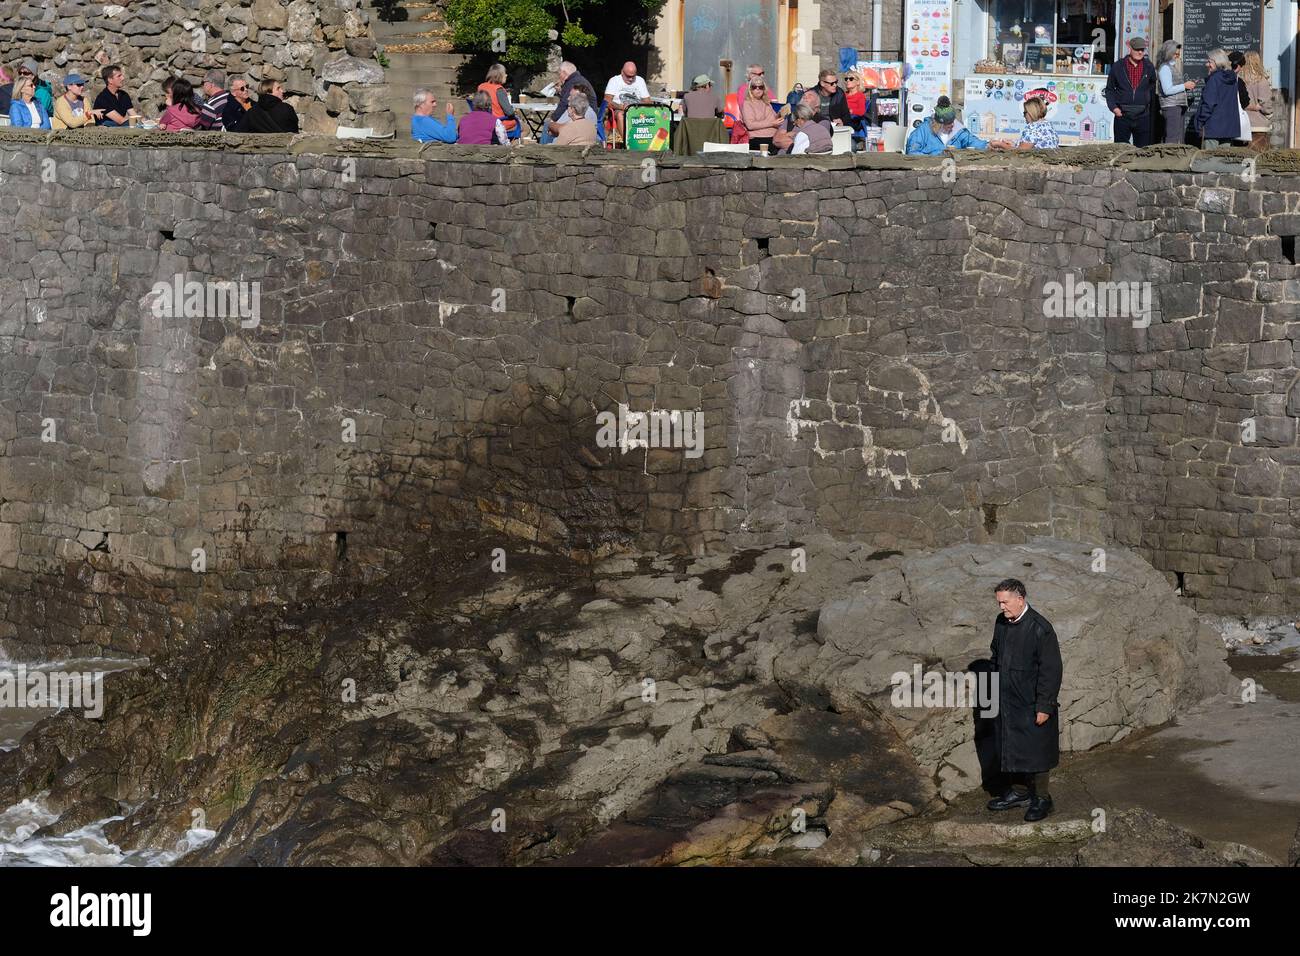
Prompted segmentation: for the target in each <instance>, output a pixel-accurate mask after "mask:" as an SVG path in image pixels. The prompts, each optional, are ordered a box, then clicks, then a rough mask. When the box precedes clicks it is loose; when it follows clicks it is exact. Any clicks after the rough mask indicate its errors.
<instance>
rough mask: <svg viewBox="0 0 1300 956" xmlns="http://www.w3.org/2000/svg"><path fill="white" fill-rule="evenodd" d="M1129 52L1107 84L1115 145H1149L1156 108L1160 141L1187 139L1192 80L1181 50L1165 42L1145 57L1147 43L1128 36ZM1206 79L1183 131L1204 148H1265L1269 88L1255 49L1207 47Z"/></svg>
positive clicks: (1269, 112) (1270, 97) (1269, 116)
mask: <svg viewBox="0 0 1300 956" xmlns="http://www.w3.org/2000/svg"><path fill="white" fill-rule="evenodd" d="M1128 46H1129V51H1128V54H1127V55H1126V56H1124V57H1123V59H1121V60H1120V61H1119V63H1117V64H1116V65H1115V66H1114V67H1113V68H1112V69H1111V71H1110V75H1109V77H1108V78H1107V80H1106V105H1107V106H1108V107H1109V108H1110V110H1111V112H1112V113H1114V114H1115V137H1114V138H1115V142H1117V143H1129V142H1131V143H1132V144H1133V145H1134V146H1149V145H1151V143H1153V142H1155V141H1156V137H1157V135H1158V133H1157V130H1156V123H1155V113H1156V110H1155V107H1154V105H1155V104H1157V103H1158V104H1159V112H1160V118H1161V120H1162V122H1163V125H1164V129H1163V135H1162V140H1163V142H1165V143H1183V142H1186V141H1187V137H1188V132H1189V130H1188V122H1187V110H1188V105H1189V94H1190V93H1191V92H1192V91H1193V90H1195V89H1196V87H1197V83H1196V81H1195V80H1188V79H1184V77H1183V46H1182V44H1181V43H1178V42H1177V41H1175V40H1166V41H1165V42H1164V43H1163V44H1161V46H1160V51H1159V53H1158V54H1157V55H1156V62H1155V63H1154V64H1152V63H1151V61H1150V59H1149V58H1148V57H1147V55H1146V46H1147V44H1146V40H1144V39H1143V38H1142V37H1135V38H1133V39H1132V40H1130V41H1129V44H1128ZM1205 70H1206V77H1205V80H1204V82H1203V83H1202V84H1201V87H1202V88H1201V96H1200V101H1199V103H1198V104H1197V107H1196V113H1195V114H1194V115H1193V116H1192V121H1191V124H1190V133H1191V135H1192V137H1193V138H1195V139H1199V140H1200V141H1201V143H1202V145H1203V146H1205V148H1206V149H1213V148H1215V147H1217V146H1249V147H1251V148H1252V149H1255V150H1257V151H1258V150H1265V149H1268V145H1269V139H1270V133H1271V130H1272V115H1273V89H1272V81H1271V79H1270V77H1269V75H1268V72H1267V71H1266V70H1265V69H1264V61H1263V59H1262V58H1261V57H1260V55H1259V53H1258V52H1256V51H1253V50H1252V51H1250V52H1247V53H1242V52H1240V51H1237V50H1233V51H1232V52H1228V51H1227V50H1223V49H1214V50H1211V51H1210V52H1209V54H1208V55H1207V56H1206V60H1205Z"/></svg>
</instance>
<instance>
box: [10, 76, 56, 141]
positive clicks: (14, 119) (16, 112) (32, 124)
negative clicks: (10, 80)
mask: <svg viewBox="0 0 1300 956" xmlns="http://www.w3.org/2000/svg"><path fill="white" fill-rule="evenodd" d="M9 125H10V126H15V127H23V128H29V129H49V128H50V114H49V113H47V112H45V109H44V107H42V106H41V104H40V103H38V102H36V84H35V83H33V82H32V80H31V77H28V76H20V77H19V78H18V79H17V80H16V81H15V82H14V98H13V102H12V103H10V104H9Z"/></svg>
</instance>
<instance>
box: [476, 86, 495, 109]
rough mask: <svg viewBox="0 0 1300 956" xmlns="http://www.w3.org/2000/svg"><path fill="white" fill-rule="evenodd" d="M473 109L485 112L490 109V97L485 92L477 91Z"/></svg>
mask: <svg viewBox="0 0 1300 956" xmlns="http://www.w3.org/2000/svg"><path fill="white" fill-rule="evenodd" d="M474 109H476V110H486V111H490V110H491V109H492V97H490V96H488V94H487V90H479V91H478V92H477V93H475V94H474Z"/></svg>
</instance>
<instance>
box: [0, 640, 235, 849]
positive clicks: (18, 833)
mask: <svg viewBox="0 0 1300 956" xmlns="http://www.w3.org/2000/svg"><path fill="white" fill-rule="evenodd" d="M146 663H148V662H147V661H144V660H122V659H119V658H102V657H97V658H78V659H75V660H64V661H49V662H46V663H42V664H22V665H19V664H16V663H0V680H13V679H14V678H15V676H16V675H18V674H19V673H20V672H19V670H18V668H19V667H22V668H25V670H26V672H27V673H28V674H31V673H35V672H42V673H45V674H51V673H55V672H63V673H67V674H75V675H84V676H83V678H82V679H83V680H94V679H95V675H100V676H101V677H102V676H103V675H105V674H109V673H112V672H114V671H124V670H132V669H134V668H136V667H140V666H143V665H144V664H146ZM57 711H58V708H57V707H27V706H0V750H12V749H13V748H14V747H16V746H18V743H19V741H20V740H22V737H23V735H24V734H25V733H27V731H29V730H31V729H32V727H34V726H36V724H37V723H38V722H39V721H41V720H42V719H43V718H45V717H48V716H50V715H51V714H54V713H57ZM58 818H59V815H58V814H57V813H55V812H53V811H52V810H51V809H50V808H49V806H48V805H47V804H46V803H45V798H44V795H43V794H42V795H40V796H38V797H36V798H35V799H30V800H24V801H22V802H21V803H18V804H15V805H13V806H11V807H9V808H8V809H6V810H4V811H3V812H0V867H3V866H170V865H171V864H172V863H174V862H175V861H176V860H177V859H179V858H180V857H181V856H183V855H184V854H186V853H188V852H189V851H190V850H193V849H195V848H197V847H199V846H202V845H203V844H204V843H206V842H207V841H208V840H211V839H212V838H213V837H214V836H216V833H215V832H214V831H212V830H191V831H190V832H189V833H187V834H186V836H185V837H184V838H182V840H180V841H179V842H178V843H177V845H176V846H175V847H173V848H172V849H170V850H152V849H150V850H136V851H132V852H129V853H128V852H125V851H123V850H122V849H120V848H119V847H117V846H114V845H113V844H112V843H110V842H109V840H108V838H107V837H106V836H105V835H104V825H105V824H107V823H108V822H109V821H111V820H118V819H121V817H107V818H105V819H103V820H98V821H96V822H95V823H92V824H89V825H88V826H84V827H82V828H81V829H79V830H73V831H72V832H71V833H67V834H65V835H63V836H58V837H52V836H47V837H39V838H38V837H36V836H35V835H34V834H35V833H36V831H37V830H39V829H41V828H42V827H45V826H49V825H50V824H51V823H53V822H54V821H56V820H57V819H58Z"/></svg>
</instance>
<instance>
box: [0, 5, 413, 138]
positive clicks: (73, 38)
mask: <svg viewBox="0 0 1300 956" xmlns="http://www.w3.org/2000/svg"><path fill="white" fill-rule="evenodd" d="M0 50H4V51H5V53H4V56H5V57H6V59H5V63H6V64H7V65H9V66H11V67H12V66H13V64H14V63H16V62H18V61H19V60H22V59H26V58H28V57H31V58H33V59H35V60H36V61H37V63H38V64H39V66H40V68H41V69H40V75H41V77H42V78H44V79H46V80H48V81H49V82H50V83H51V84H52V85H53V86H54V89H55V90H56V91H57V92H62V89H63V86H62V82H63V78H64V77H65V76H67V75H68V74H69V73H72V72H74V71H75V72H80V73H81V74H82V75H83V76H85V77H86V78H87V80H88V81H89V83H88V85H87V88H86V91H87V94H88V95H89V96H92V97H93V96H95V95H96V94H98V93H99V91H100V90H101V89H103V84H102V82H101V81H100V79H99V71H100V70H101V69H102V68H103V67H104V66H106V65H108V64H110V63H117V64H121V66H122V68H123V71H124V72H125V74H126V91H127V93H129V94H130V95H131V97H132V99H133V100H134V102H135V104H136V106H137V107H138V108H139V109H140V111H141V112H142V113H143V114H144V115H146V116H152V117H156V116H157V115H158V114H159V113H160V112H161V111H162V104H163V95H162V82H163V80H165V79H166V78H167V77H168V76H176V75H183V76H185V77H186V78H188V79H189V80H190V82H192V83H193V84H194V86H195V88H196V89H197V88H198V86H199V84H200V83H201V81H202V79H203V74H204V72H206V71H207V70H209V69H211V68H214V67H216V68H220V69H223V70H225V71H226V72H227V73H228V74H231V75H235V74H242V75H247V76H249V77H250V78H251V79H252V80H253V82H254V85H256V83H257V81H258V80H262V79H272V80H280V81H281V82H283V83H284V87H285V92H286V94H287V95H288V97H289V102H290V103H292V104H293V105H294V107H295V108H296V109H297V110H298V111H299V114H300V119H301V122H302V129H303V131H304V132H308V133H326V134H331V135H332V134H333V133H334V131H335V129H336V128H337V127H338V126H339V125H345V126H371V127H374V128H376V129H377V130H379V131H380V132H385V133H386V132H390V131H391V130H392V128H393V117H392V113H391V112H390V111H389V110H388V108H387V106H386V105H385V103H386V96H387V88H386V87H385V86H384V73H383V69H382V68H381V67H380V65H379V64H378V63H377V62H375V59H374V57H375V50H376V42H375V39H374V36H373V34H372V32H371V28H370V22H369V13H368V12H367V10H366V9H365V6H364V4H363V3H362V0H322V2H319V3H318V2H313V0H243V2H227V0H223V2H217V0H189V2H178V0H164V2H161V3H123V4H114V3H87V2H84V0H47V2H43V3H36V2H0ZM254 92H256V90H255V91H254Z"/></svg>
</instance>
